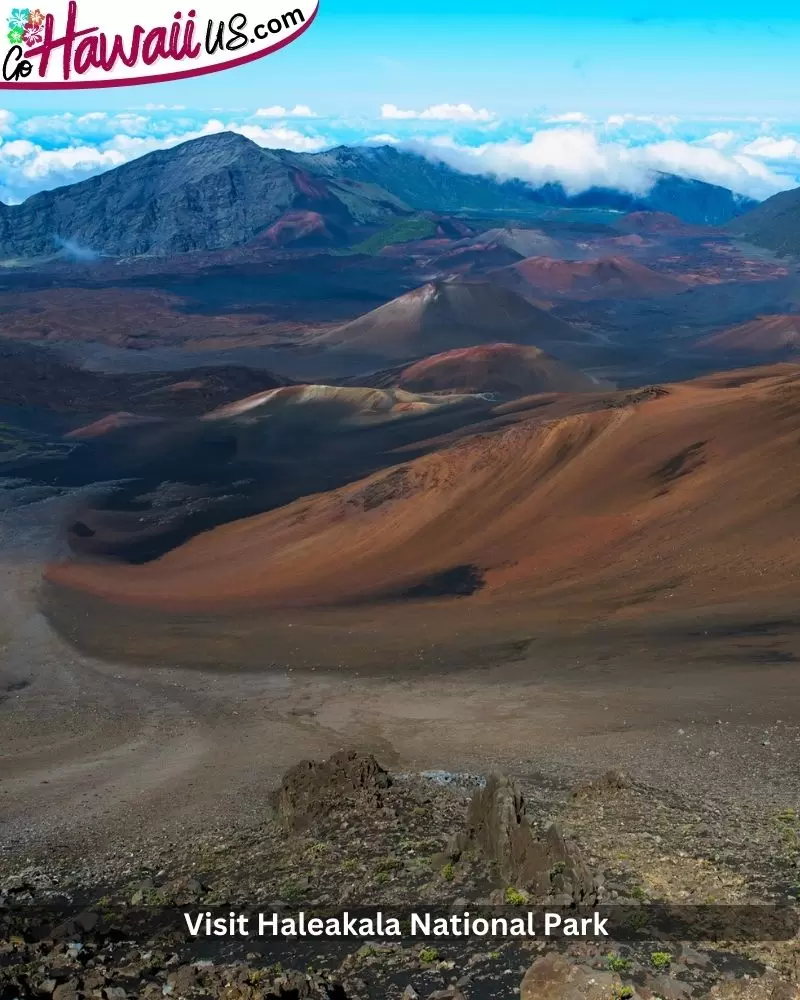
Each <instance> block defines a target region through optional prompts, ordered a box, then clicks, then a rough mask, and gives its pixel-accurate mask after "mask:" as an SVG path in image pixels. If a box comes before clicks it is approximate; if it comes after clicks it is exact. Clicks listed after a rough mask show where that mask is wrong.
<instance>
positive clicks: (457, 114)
mask: <svg viewBox="0 0 800 1000" xmlns="http://www.w3.org/2000/svg"><path fill="white" fill-rule="evenodd" d="M494 117H495V116H494V114H493V112H491V111H488V110H487V109H486V108H479V109H478V110H476V109H475V108H473V107H472V106H471V105H469V104H433V105H431V107H429V108H425V110H424V111H403V110H402V109H401V108H398V107H397V105H396V104H382V105H381V118H384V119H390V120H396V121H399V120H402V119H413V118H417V119H419V120H421V121H437V122H448V121H449V122H490V121H493V120H494Z"/></svg>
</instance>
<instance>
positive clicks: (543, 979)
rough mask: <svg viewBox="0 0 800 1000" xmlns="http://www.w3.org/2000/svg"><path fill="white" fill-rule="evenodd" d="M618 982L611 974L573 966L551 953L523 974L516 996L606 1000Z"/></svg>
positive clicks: (523, 998) (536, 999)
mask: <svg viewBox="0 0 800 1000" xmlns="http://www.w3.org/2000/svg"><path fill="white" fill-rule="evenodd" d="M618 983H619V981H618V980H617V979H616V978H615V977H614V976H613V975H612V974H611V973H610V972H598V971H597V970H596V969H591V968H589V967H588V966H584V965H576V964H574V963H573V962H570V961H569V959H567V958H565V957H564V956H563V955H560V954H559V953H558V952H555V951H551V952H549V953H548V954H547V955H543V956H542V957H541V958H537V959H536V961H535V962H534V963H533V965H532V966H531V967H530V969H528V971H527V972H526V973H525V978H524V979H523V980H522V983H521V984H520V988H519V994H520V1000H608V998H609V997H610V996H612V995H613V994H612V991H613V989H614V986H615V985H618Z"/></svg>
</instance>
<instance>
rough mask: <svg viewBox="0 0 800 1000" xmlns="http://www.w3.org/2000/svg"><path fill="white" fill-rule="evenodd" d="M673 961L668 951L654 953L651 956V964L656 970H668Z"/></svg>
mask: <svg viewBox="0 0 800 1000" xmlns="http://www.w3.org/2000/svg"><path fill="white" fill-rule="evenodd" d="M671 961H672V955H670V953H669V952H668V951H654V952H652V953H651V954H650V962H651V963H652V965H653V968H654V969H666V968H668V966H669V964H670V962H671Z"/></svg>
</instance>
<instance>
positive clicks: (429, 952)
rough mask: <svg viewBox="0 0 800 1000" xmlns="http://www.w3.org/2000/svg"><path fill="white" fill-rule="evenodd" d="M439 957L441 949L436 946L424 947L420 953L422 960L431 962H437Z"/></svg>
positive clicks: (427, 962)
mask: <svg viewBox="0 0 800 1000" xmlns="http://www.w3.org/2000/svg"><path fill="white" fill-rule="evenodd" d="M438 959H439V951H438V949H436V948H422V949H421V950H420V953H419V960H420V962H425V963H426V964H430V963H431V962H436V961H438Z"/></svg>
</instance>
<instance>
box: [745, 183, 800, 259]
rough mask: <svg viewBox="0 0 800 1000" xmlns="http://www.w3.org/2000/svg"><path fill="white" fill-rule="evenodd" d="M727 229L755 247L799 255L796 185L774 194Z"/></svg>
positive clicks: (799, 204) (799, 197)
mask: <svg viewBox="0 0 800 1000" xmlns="http://www.w3.org/2000/svg"><path fill="white" fill-rule="evenodd" d="M728 228H729V229H730V230H731V231H732V232H734V233H736V234H737V235H738V236H741V237H743V238H744V239H746V240H748V241H749V242H750V243H755V244H756V245H758V246H762V247H767V248H768V249H770V250H775V251H777V252H778V253H782V254H800V188H794V189H792V190H791V191H781V192H779V193H778V194H774V195H773V196H772V197H771V198H767V200H766V201H764V202H762V203H761V204H760V205H758V206H757V207H755V208H753V210H752V211H750V212H747V213H746V214H745V215H742V216H740V217H739V218H738V219H734V220H733V221H732V222H731V223H730V224H729V226H728Z"/></svg>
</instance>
